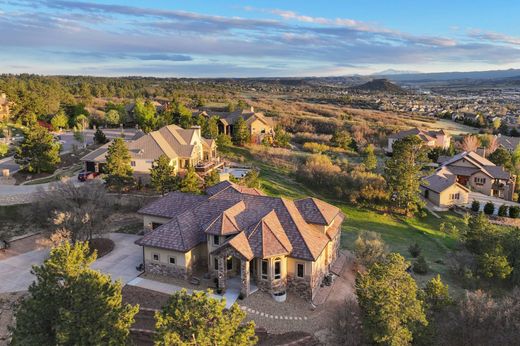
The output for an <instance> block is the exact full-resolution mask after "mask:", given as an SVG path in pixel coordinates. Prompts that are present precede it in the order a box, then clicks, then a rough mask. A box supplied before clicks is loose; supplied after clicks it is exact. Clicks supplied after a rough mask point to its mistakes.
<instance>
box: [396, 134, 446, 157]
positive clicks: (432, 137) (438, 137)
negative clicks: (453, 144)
mask: <svg viewBox="0 0 520 346" xmlns="http://www.w3.org/2000/svg"><path fill="white" fill-rule="evenodd" d="M410 136H416V137H418V138H419V139H421V140H422V141H423V142H424V144H425V145H426V146H428V147H430V148H442V149H448V148H449V147H450V141H451V136H450V135H449V134H447V133H446V132H444V130H439V131H431V130H430V131H426V130H420V129H418V128H413V129H410V130H406V131H401V132H397V133H394V134H393V135H390V136H388V145H387V148H386V151H387V152H388V153H392V152H393V150H394V149H393V146H394V143H395V142H396V141H397V140H399V139H402V138H406V137H410Z"/></svg>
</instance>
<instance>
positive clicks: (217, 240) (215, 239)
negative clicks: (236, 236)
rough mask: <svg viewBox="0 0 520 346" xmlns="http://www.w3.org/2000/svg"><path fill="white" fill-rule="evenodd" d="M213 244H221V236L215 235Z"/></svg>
mask: <svg viewBox="0 0 520 346" xmlns="http://www.w3.org/2000/svg"><path fill="white" fill-rule="evenodd" d="M213 245H220V237H219V236H218V235H214V236H213Z"/></svg>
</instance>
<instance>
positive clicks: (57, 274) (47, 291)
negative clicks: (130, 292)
mask: <svg viewBox="0 0 520 346" xmlns="http://www.w3.org/2000/svg"><path fill="white" fill-rule="evenodd" d="M89 252H90V249H89V247H88V244H87V243H81V242H78V243H76V244H75V245H74V246H72V245H70V244H69V243H68V242H64V243H62V244H61V245H59V246H58V247H55V248H53V249H52V250H51V253H50V257H49V258H48V259H47V260H45V262H44V263H43V265H41V266H34V267H33V272H34V275H35V276H36V280H35V282H33V283H32V284H31V286H30V287H29V294H30V295H29V298H28V299H26V300H24V301H23V302H22V304H21V306H20V308H19V310H18V312H17V314H16V327H15V329H14V331H13V340H12V343H11V344H12V345H15V346H16V345H124V344H127V343H128V342H129V341H130V340H129V334H130V326H131V325H132V324H133V322H134V316H135V314H136V313H137V312H138V310H139V306H131V305H128V304H122V295H121V289H122V285H121V282H119V281H117V282H115V283H113V282H112V280H111V278H110V276H108V275H104V274H102V273H100V272H98V271H95V270H93V269H90V265H91V264H92V263H93V262H94V261H95V259H96V255H95V253H94V254H89Z"/></svg>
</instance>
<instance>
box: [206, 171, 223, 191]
mask: <svg viewBox="0 0 520 346" xmlns="http://www.w3.org/2000/svg"><path fill="white" fill-rule="evenodd" d="M219 182H220V174H219V173H218V171H217V170H216V169H214V170H212V171H211V172H210V173H209V174H208V175H206V176H205V177H204V185H205V186H206V187H210V186H213V185H216V184H218V183H219Z"/></svg>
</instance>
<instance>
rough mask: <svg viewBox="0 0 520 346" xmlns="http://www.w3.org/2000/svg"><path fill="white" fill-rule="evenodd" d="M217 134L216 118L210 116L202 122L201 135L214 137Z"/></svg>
mask: <svg viewBox="0 0 520 346" xmlns="http://www.w3.org/2000/svg"><path fill="white" fill-rule="evenodd" d="M217 136H218V118H217V117H216V116H212V117H211V118H209V119H207V120H206V121H205V122H204V123H203V124H202V137H204V138H209V139H215V138H217Z"/></svg>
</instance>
